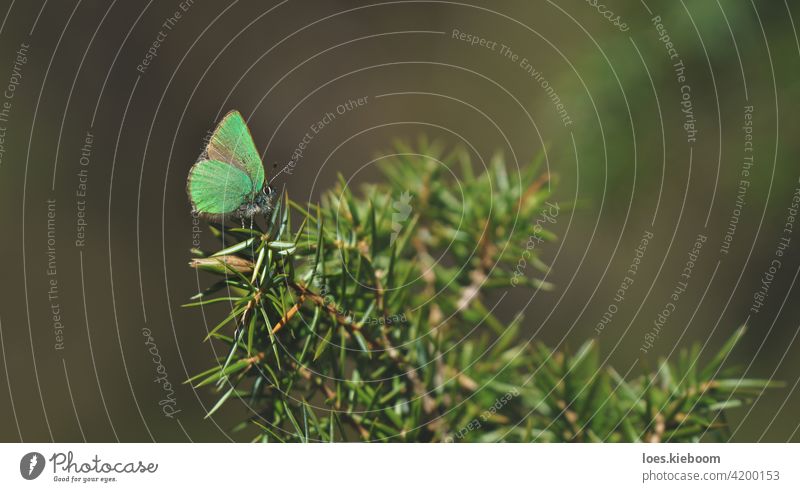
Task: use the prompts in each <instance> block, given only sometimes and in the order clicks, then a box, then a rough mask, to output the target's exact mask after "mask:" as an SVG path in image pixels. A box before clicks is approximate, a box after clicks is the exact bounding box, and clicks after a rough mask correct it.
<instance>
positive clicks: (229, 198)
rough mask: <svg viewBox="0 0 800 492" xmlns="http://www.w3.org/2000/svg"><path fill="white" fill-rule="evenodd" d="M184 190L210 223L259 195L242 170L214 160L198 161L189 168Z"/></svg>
mask: <svg viewBox="0 0 800 492" xmlns="http://www.w3.org/2000/svg"><path fill="white" fill-rule="evenodd" d="M186 189H187V192H188V194H189V199H190V200H191V202H192V206H193V207H194V210H195V211H196V212H197V213H199V214H201V215H203V216H205V217H209V218H212V219H218V218H224V217H225V216H226V215H228V214H230V213H232V212H235V211H236V209H238V208H239V206H241V205H243V204H245V203H248V202H250V201H252V200H253V197H254V196H255V193H258V191H259V189H258V188H254V187H253V182H252V180H251V179H250V176H248V175H247V174H246V173H245V172H244V171H243V170H241V169H239V168H238V167H236V166H232V165H230V164H228V163H226V162H221V161H217V160H201V161H198V162H197V163H196V164H195V165H194V166H192V169H191V170H190V171H189V181H188V182H187V185H186Z"/></svg>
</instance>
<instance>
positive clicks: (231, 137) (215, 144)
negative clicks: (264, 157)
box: [206, 110, 264, 190]
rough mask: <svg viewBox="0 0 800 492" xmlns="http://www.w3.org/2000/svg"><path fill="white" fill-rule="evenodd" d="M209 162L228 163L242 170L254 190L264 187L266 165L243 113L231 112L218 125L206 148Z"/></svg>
mask: <svg viewBox="0 0 800 492" xmlns="http://www.w3.org/2000/svg"><path fill="white" fill-rule="evenodd" d="M206 154H207V156H208V159H209V160H212V161H221V162H228V163H230V164H233V165H234V166H236V167H237V168H239V169H240V170H242V171H243V172H244V173H245V174H247V176H248V177H249V178H250V180H251V181H252V183H253V189H254V190H261V188H263V187H264V165H263V164H262V163H261V156H260V155H259V154H258V150H257V149H256V144H255V143H254V142H253V137H252V135H250V129H249V128H247V123H245V121H244V118H242V115H241V113H239V112H238V111H236V110H233V111H230V112H229V113H228V114H226V115H225V117H224V118H222V121H220V123H219V124H218V125H217V128H216V129H215V130H214V133H213V134H212V135H211V139H210V140H209V142H208V146H207V147H206Z"/></svg>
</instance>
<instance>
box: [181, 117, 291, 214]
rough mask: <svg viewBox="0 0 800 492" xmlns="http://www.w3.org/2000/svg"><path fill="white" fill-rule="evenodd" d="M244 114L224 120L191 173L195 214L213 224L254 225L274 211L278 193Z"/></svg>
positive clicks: (188, 187) (189, 184)
mask: <svg viewBox="0 0 800 492" xmlns="http://www.w3.org/2000/svg"><path fill="white" fill-rule="evenodd" d="M265 177H266V173H265V172H264V164H263V163H262V162H261V157H260V156H259V154H258V150H256V144H255V143H254V142H253V136H252V135H250V129H249V128H247V123H245V121H244V118H242V115H241V113H239V112H238V111H236V110H233V111H231V112H229V113H228V114H226V115H225V117H224V118H222V121H220V123H219V124H218V125H217V128H215V129H214V133H212V134H211V139H210V140H209V142H208V145H207V146H206V149H205V151H204V152H203V154H202V155H201V156H200V159H199V160H198V161H197V162H196V163H195V165H194V166H192V168H191V169H190V170H189V179H188V180H187V183H186V192H187V193H188V194H189V201H191V202H192V210H193V212H194V213H196V214H198V215H200V216H201V217H204V218H206V219H209V220H213V221H220V222H222V221H224V220H225V219H226V218H238V219H241V220H242V222H244V219H245V218H247V219H250V220H251V221H252V219H253V216H254V215H257V214H268V213H269V212H270V211H271V210H272V206H273V205H272V204H273V200H274V198H275V192H274V191H273V190H272V188H270V186H269V184H267V183H266V182H265Z"/></svg>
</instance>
